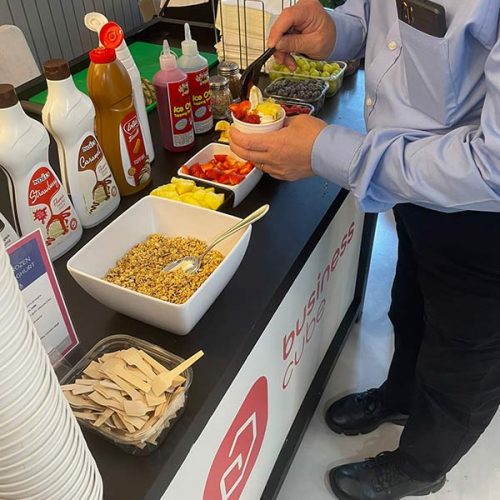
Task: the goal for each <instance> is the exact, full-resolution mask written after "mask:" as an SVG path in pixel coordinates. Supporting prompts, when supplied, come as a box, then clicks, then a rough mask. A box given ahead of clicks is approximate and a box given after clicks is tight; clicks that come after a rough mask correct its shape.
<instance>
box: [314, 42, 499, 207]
mask: <svg viewBox="0 0 500 500" xmlns="http://www.w3.org/2000/svg"><path fill="white" fill-rule="evenodd" d="M485 79H486V88H487V93H486V98H485V102H484V106H483V111H482V116H481V122H480V125H479V126H464V127H460V128H457V129H455V130H452V131H450V132H449V133H447V134H444V135H435V134H432V133H428V132H421V131H415V130H404V129H396V128H394V129H373V130H372V131H370V132H369V133H368V135H366V136H363V135H361V134H359V133H357V132H354V131H352V130H349V129H346V128H344V127H340V126H336V125H332V126H329V127H326V128H325V129H323V130H322V131H321V133H320V134H319V136H318V137H317V139H316V141H315V143H314V146H313V152H312V162H311V163H312V168H313V171H314V172H315V173H316V174H317V175H320V176H323V177H325V178H327V179H330V180H332V181H333V182H336V183H337V184H340V185H342V186H344V187H346V188H348V189H351V190H352V191H353V192H354V194H355V196H356V197H357V199H358V200H359V202H360V204H361V207H362V208H363V209H364V210H366V211H369V212H378V211H383V210H387V209H389V208H391V207H392V206H394V205H395V204H397V203H404V202H411V203H415V204H418V205H422V206H425V207H428V208H434V209H437V210H444V211H454V210H482V211H494V212H500V40H499V41H497V43H496V45H495V46H494V47H493V49H492V51H491V53H490V55H489V57H488V60H487V62H486V65H485Z"/></svg>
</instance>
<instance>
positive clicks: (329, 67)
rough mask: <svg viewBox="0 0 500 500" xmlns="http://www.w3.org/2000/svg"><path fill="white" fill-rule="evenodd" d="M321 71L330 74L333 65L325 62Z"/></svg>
mask: <svg viewBox="0 0 500 500" xmlns="http://www.w3.org/2000/svg"><path fill="white" fill-rule="evenodd" d="M323 71H326V72H327V73H328V74H330V75H331V74H332V73H333V71H334V68H333V65H332V64H328V63H327V64H325V65H324V66H323Z"/></svg>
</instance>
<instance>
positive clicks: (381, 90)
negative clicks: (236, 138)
mask: <svg viewBox="0 0 500 500" xmlns="http://www.w3.org/2000/svg"><path fill="white" fill-rule="evenodd" d="M435 1H438V2H439V3H440V4H441V5H443V7H444V8H445V10H446V20H447V26H448V30H447V33H446V36H445V37H444V38H436V37H433V36H430V35H427V34H426V33H423V32H421V31H418V30H416V29H415V28H412V27H411V26H409V25H407V24H405V23H404V22H402V21H400V20H399V19H398V15H397V8H396V2H395V0H347V3H346V4H344V5H343V6H342V7H339V8H337V9H335V11H333V12H332V14H331V15H332V17H333V19H334V21H335V24H336V28H337V42H336V46H335V50H334V52H333V54H332V55H331V59H332V60H344V59H356V58H360V57H362V56H364V57H365V71H366V100H365V121H366V128H367V131H368V132H367V134H366V135H363V134H360V133H358V132H355V131H353V130H350V129H348V128H345V127H341V126H338V125H330V126H328V127H326V128H325V129H324V130H323V131H322V132H321V134H320V135H319V136H318V138H317V140H316V142H315V144H314V148H313V153H312V167H313V170H314V172H315V173H316V174H317V175H320V176H322V177H325V178H326V179H329V180H331V181H333V182H335V183H337V184H339V185H341V186H343V187H345V188H347V189H350V190H351V191H352V192H353V193H354V195H355V196H356V199H357V200H358V203H359V205H360V207H361V208H362V209H363V210H365V211H368V212H380V211H384V210H387V209H389V208H391V207H392V206H394V205H395V204H397V203H405V202H410V203H414V204H417V205H420V206H423V207H427V208H431V209H435V210H440V211H443V212H453V211H459V210H480V211H489V212H500V36H499V33H500V1H499V0H459V1H457V0H435Z"/></svg>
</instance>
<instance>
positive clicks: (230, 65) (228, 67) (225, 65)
mask: <svg viewBox="0 0 500 500" xmlns="http://www.w3.org/2000/svg"><path fill="white" fill-rule="evenodd" d="M239 71H240V67H239V66H238V65H237V64H236V63H235V62H231V61H222V62H221V63H220V64H219V65H218V66H217V73H219V75H222V76H232V75H237V74H238V73H239Z"/></svg>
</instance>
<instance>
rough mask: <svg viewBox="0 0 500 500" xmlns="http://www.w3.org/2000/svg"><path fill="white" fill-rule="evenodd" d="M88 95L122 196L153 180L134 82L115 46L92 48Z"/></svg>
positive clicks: (100, 137)
mask: <svg viewBox="0 0 500 500" xmlns="http://www.w3.org/2000/svg"><path fill="white" fill-rule="evenodd" d="M90 60H91V63H90V67H89V72H88V76H87V87H88V90H89V96H90V97H91V99H92V101H93V102H94V106H95V109H96V135H97V138H98V139H99V142H100V144H101V146H102V149H103V151H104V155H105V156H106V159H107V160H108V163H109V165H110V167H111V171H112V172H113V175H114V177H115V181H116V183H117V185H118V189H119V190H120V194H121V195H122V196H129V195H132V194H135V193H137V192H139V191H141V190H142V189H144V188H145V187H146V186H147V185H148V184H149V183H150V181H151V165H150V163H149V159H148V156H147V154H146V149H145V144H144V137H143V135H142V128H141V124H140V122H139V119H138V117H137V112H136V109H135V106H134V101H133V98H132V83H131V81H130V77H129V76H128V73H127V71H126V69H125V67H124V66H123V65H122V64H121V63H120V62H119V61H117V60H116V53H115V51H114V50H113V49H103V48H99V49H94V50H92V51H90Z"/></svg>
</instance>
